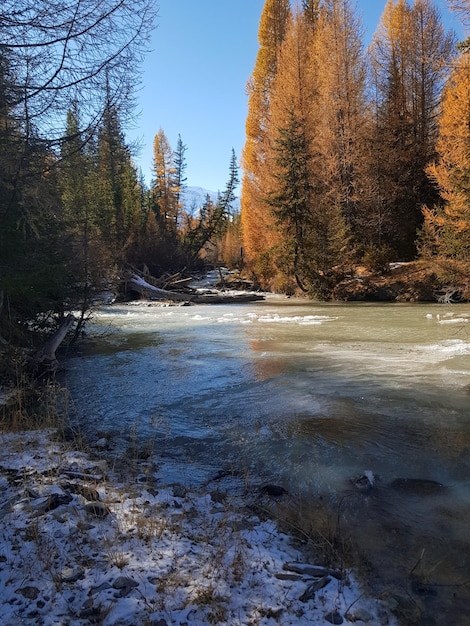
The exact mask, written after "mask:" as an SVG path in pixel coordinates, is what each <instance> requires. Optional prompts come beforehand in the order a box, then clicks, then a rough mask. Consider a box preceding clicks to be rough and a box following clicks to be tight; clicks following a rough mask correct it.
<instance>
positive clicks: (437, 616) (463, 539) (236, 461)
mask: <svg viewBox="0 0 470 626" xmlns="http://www.w3.org/2000/svg"><path fill="white" fill-rule="evenodd" d="M469 320H470V307H466V306H463V305H459V306H454V307H452V308H447V307H444V306H442V305H361V304H354V305H331V304H324V305H318V304H313V303H299V302H295V301H287V302H281V301H277V300H274V301H268V302H266V303H256V304H252V305H232V306H230V307H226V306H225V307H224V306H222V307H217V306H212V307H209V306H194V307H168V308H165V307H146V306H143V305H141V306H121V307H110V308H107V309H104V310H103V311H101V312H100V313H99V314H98V315H97V317H96V319H95V326H96V329H97V330H98V331H102V330H104V329H106V331H107V333H106V334H105V335H104V336H102V338H101V339H99V340H96V341H95V342H94V343H93V345H91V346H90V347H89V348H88V349H87V350H86V351H85V354H84V356H83V357H82V358H80V359H72V360H71V361H70V363H69V372H68V382H69V386H70V389H71V391H72V394H73V397H74V400H75V404H76V407H77V411H78V413H79V414H80V415H81V422H82V423H85V424H86V425H87V430H88V431H89V432H90V433H93V432H94V433H95V434H96V435H97V434H98V433H101V432H106V433H108V434H109V433H111V434H113V436H114V441H115V444H116V445H117V447H118V448H119V445H120V441H121V440H122V442H123V443H122V445H126V442H125V440H126V436H127V435H128V434H129V433H130V431H131V429H132V430H135V431H136V432H137V433H138V436H140V437H141V438H142V441H145V442H146V443H147V444H148V443H149V442H153V443H154V444H155V450H156V452H157V455H158V458H159V462H160V466H161V472H162V476H163V477H164V478H166V479H170V480H173V479H178V481H179V482H181V481H182V482H188V483H197V484H202V483H203V482H204V481H205V480H206V479H207V477H208V475H210V473H211V472H212V471H214V470H215V469H220V468H221V467H226V466H227V465H228V464H231V465H235V466H236V465H238V466H239V467H242V468H246V469H247V470H249V472H250V475H252V476H253V475H258V476H259V479H260V480H264V479H267V480H270V481H271V482H272V481H274V480H275V481H277V482H281V483H282V484H283V485H284V486H285V487H287V488H288V489H290V490H291V491H293V492H295V493H301V494H302V497H304V498H305V500H306V501H308V500H309V499H311V501H312V502H314V501H315V499H316V498H317V497H318V496H319V495H322V496H323V497H325V496H327V500H328V501H331V502H332V503H333V504H334V506H336V507H338V506H341V516H342V520H343V521H342V523H343V524H344V527H345V529H347V530H348V532H350V533H352V535H353V537H354V540H355V541H356V542H358V543H359V544H360V546H361V548H362V552H363V554H364V555H365V558H366V560H367V561H368V563H369V565H370V567H371V571H373V572H379V573H380V576H379V579H380V581H381V584H382V585H383V584H386V585H389V586H390V588H393V589H397V588H398V589H400V588H401V591H402V594H401V595H402V596H403V597H405V598H408V599H409V602H410V603H411V605H412V606H411V608H410V611H409V614H412V613H413V611H412V609H413V608H416V607H419V609H420V611H421V612H422V613H421V615H422V617H421V619H422V620H424V621H421V622H417V623H423V624H426V625H427V626H428V625H429V626H431V625H432V624H438V625H441V624H443V625H444V624H446V625H448V624H456V625H459V624H469V623H470V613H469V611H470V610H469V609H468V608H467V609H466V610H464V607H465V606H467V607H469V606H470V593H469V586H468V583H467V584H466V585H465V584H463V583H464V582H465V581H468V580H469V579H470V556H469V553H470V550H469V547H470V531H469V530H468V527H467V523H468V519H469V514H470V484H469V481H468V477H469V473H470V417H469V416H470V413H469V408H470V394H469V388H470V387H469V382H470V381H469V373H470V360H469V354H470V336H469V332H468V329H469V327H468V321H469ZM83 390H86V393H83ZM364 470H370V471H371V472H373V473H374V475H375V476H376V477H377V483H376V486H375V488H374V489H373V490H371V491H370V492H367V493H361V492H358V491H357V490H355V489H354V487H353V486H352V485H351V482H350V478H351V477H352V476H357V475H358V474H361V473H362V472H363V471H364ZM396 478H411V479H426V480H432V481H436V482H438V483H442V484H443V485H444V486H445V489H444V491H443V492H442V493H441V492H439V493H436V494H433V495H429V494H428V495H423V494H420V493H404V492H401V491H400V490H396V489H393V488H392V487H391V485H392V483H393V481H394V480H395V479H396ZM417 564H418V565H417ZM410 574H412V576H410ZM418 574H419V579H418V578H417V575H418ZM423 581H424V582H423ZM466 603H467V604H466Z"/></svg>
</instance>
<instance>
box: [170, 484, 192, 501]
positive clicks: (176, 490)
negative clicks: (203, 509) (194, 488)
mask: <svg viewBox="0 0 470 626" xmlns="http://www.w3.org/2000/svg"><path fill="white" fill-rule="evenodd" d="M187 492H188V490H187V489H186V487H184V486H183V485H173V497H174V498H185V497H186V494H187Z"/></svg>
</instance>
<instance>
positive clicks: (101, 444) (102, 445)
mask: <svg viewBox="0 0 470 626" xmlns="http://www.w3.org/2000/svg"><path fill="white" fill-rule="evenodd" d="M94 447H95V448H98V450H107V449H108V447H109V442H108V440H107V439H106V437H101V439H98V441H95V446H94Z"/></svg>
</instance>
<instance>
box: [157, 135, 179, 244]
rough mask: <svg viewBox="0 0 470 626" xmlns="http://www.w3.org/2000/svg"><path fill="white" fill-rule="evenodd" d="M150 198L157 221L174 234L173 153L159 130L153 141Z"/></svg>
mask: <svg viewBox="0 0 470 626" xmlns="http://www.w3.org/2000/svg"><path fill="white" fill-rule="evenodd" d="M151 191H152V197H153V202H154V207H155V213H156V216H157V221H159V223H160V224H161V226H162V228H163V229H164V230H167V231H168V232H170V231H171V232H173V233H176V219H177V213H178V207H177V198H176V191H177V186H176V184H175V167H174V162H173V151H172V149H171V146H170V142H169V141H168V139H167V136H166V135H165V133H164V131H163V130H162V129H160V130H159V131H158V133H157V134H156V135H155V138H154V140H153V179H152V185H151Z"/></svg>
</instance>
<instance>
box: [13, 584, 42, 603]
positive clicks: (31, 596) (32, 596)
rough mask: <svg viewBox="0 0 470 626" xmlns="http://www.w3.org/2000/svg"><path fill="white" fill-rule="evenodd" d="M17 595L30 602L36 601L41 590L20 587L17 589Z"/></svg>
mask: <svg viewBox="0 0 470 626" xmlns="http://www.w3.org/2000/svg"><path fill="white" fill-rule="evenodd" d="M15 593H19V594H20V595H22V596H24V597H25V598H27V599H28V600H36V598H37V597H38V595H39V589H38V588H37V587H28V586H27V587H20V588H19V589H16V591H15Z"/></svg>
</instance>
